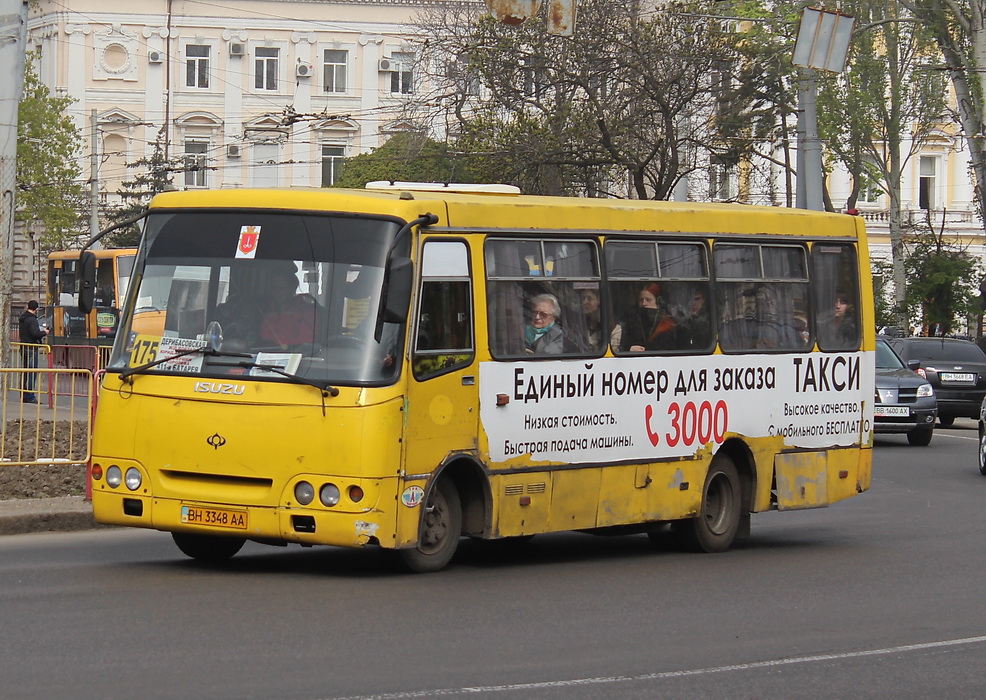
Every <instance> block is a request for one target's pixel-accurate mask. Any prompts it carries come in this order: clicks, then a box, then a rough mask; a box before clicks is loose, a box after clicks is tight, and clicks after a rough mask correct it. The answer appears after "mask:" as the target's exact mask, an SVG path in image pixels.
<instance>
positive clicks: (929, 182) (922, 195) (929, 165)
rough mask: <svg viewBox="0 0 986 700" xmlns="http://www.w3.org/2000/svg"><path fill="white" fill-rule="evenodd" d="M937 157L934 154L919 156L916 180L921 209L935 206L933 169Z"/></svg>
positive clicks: (934, 168)
mask: <svg viewBox="0 0 986 700" xmlns="http://www.w3.org/2000/svg"><path fill="white" fill-rule="evenodd" d="M937 161H938V159H937V158H935V157H934V156H921V162H920V165H919V168H920V177H919V180H918V206H919V207H920V208H921V209H934V208H935V204H936V203H935V171H936V170H937V166H938V163H937Z"/></svg>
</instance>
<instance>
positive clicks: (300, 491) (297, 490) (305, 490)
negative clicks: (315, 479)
mask: <svg viewBox="0 0 986 700" xmlns="http://www.w3.org/2000/svg"><path fill="white" fill-rule="evenodd" d="M294 500H296V501H298V503H299V504H300V505H303V506H307V505H308V504H309V503H311V502H312V501H314V500H315V487H314V486H312V485H311V484H309V483H308V482H307V481H299V482H298V483H297V484H295V487H294Z"/></svg>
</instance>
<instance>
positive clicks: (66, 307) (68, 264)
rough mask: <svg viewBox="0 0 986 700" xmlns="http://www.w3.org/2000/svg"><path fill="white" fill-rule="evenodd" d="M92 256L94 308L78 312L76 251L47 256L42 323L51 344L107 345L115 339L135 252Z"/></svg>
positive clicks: (122, 250) (103, 252)
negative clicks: (93, 265) (45, 323)
mask: <svg viewBox="0 0 986 700" xmlns="http://www.w3.org/2000/svg"><path fill="white" fill-rule="evenodd" d="M93 256H94V257H95V263H96V277H95V280H94V282H95V290H94V291H95V299H94V305H93V306H94V308H93V309H92V311H90V312H89V313H82V311H81V310H80V309H79V304H78V281H79V269H78V262H79V251H78V250H59V251H56V252H54V253H51V254H49V255H48V295H47V300H46V301H47V309H46V314H47V316H46V320H47V323H48V331H49V332H48V342H49V343H50V344H52V345H106V346H108V345H110V344H112V343H113V339H114V338H115V337H116V331H117V328H118V326H119V322H120V309H121V308H122V306H123V298H124V297H125V296H126V293H127V288H128V286H129V284H130V276H131V275H132V274H133V267H134V260H135V259H136V256H137V249H136V248H114V249H106V250H95V251H93Z"/></svg>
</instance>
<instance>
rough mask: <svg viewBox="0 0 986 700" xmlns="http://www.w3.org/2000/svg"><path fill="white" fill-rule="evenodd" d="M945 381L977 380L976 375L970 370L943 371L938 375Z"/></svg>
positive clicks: (967, 381)
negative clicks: (969, 371)
mask: <svg viewBox="0 0 986 700" xmlns="http://www.w3.org/2000/svg"><path fill="white" fill-rule="evenodd" d="M938 376H939V377H941V380H942V381H943V382H964V383H966V384H971V383H973V382H974V381H976V375H975V374H971V373H968V372H942V373H941V374H939V375H938Z"/></svg>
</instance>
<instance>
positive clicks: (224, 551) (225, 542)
mask: <svg viewBox="0 0 986 700" xmlns="http://www.w3.org/2000/svg"><path fill="white" fill-rule="evenodd" d="M171 537H172V539H173V540H174V541H175V544H176V545H178V549H180V550H181V551H182V554H185V555H186V556H189V557H191V558H192V559H199V560H201V561H223V560H225V559H229V558H230V557H231V556H233V555H234V554H236V553H237V552H239V551H240V549H241V548H242V547H243V543H244V542H245V540H243V539H242V538H239V537H217V536H216V535H191V534H189V533H187V532H172V533H171Z"/></svg>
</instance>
